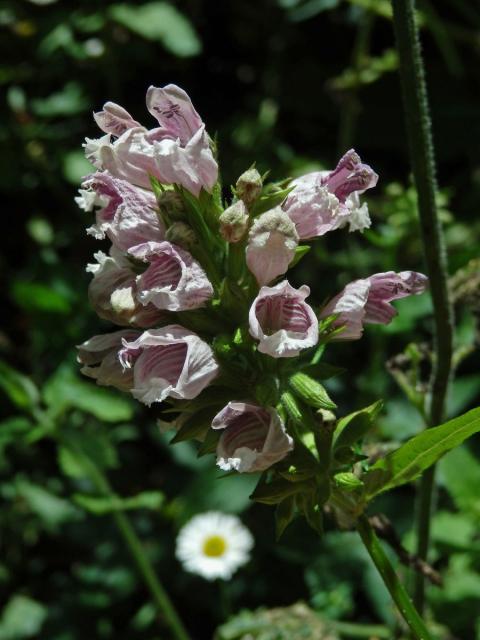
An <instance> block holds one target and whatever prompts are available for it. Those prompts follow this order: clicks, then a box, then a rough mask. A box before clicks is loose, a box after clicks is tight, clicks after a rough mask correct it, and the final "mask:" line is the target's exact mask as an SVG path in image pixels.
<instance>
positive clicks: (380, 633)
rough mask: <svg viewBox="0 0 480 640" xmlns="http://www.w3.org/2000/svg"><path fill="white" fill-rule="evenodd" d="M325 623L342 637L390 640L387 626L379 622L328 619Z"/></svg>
mask: <svg viewBox="0 0 480 640" xmlns="http://www.w3.org/2000/svg"><path fill="white" fill-rule="evenodd" d="M327 625H328V627H329V628H330V629H332V630H333V631H336V632H337V633H339V634H340V635H341V636H342V638H343V636H345V637H346V638H367V640H371V638H378V639H379V640H380V639H382V640H391V637H392V634H391V632H390V629H389V628H388V627H384V626H383V625H380V624H360V623H356V622H340V621H338V620H328V622H327Z"/></svg>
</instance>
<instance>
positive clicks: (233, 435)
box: [212, 402, 293, 473]
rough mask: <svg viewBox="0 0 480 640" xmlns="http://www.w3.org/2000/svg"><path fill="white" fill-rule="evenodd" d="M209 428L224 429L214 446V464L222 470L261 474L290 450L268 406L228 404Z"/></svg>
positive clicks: (280, 423) (283, 433) (276, 416)
mask: <svg viewBox="0 0 480 640" xmlns="http://www.w3.org/2000/svg"><path fill="white" fill-rule="evenodd" d="M212 429H224V432H223V433H222V435H221V436H220V440H219V442H218V445H217V465H218V466H219V467H220V469H223V470H224V471H232V470H235V471H239V472H240V473H242V472H255V471H264V470H265V469H268V468H269V467H271V466H272V465H273V464H275V463H276V462H278V461H279V460H282V459H283V458H285V456H286V455H287V454H288V453H289V452H290V451H291V450H292V449H293V440H292V438H291V437H290V436H289V435H288V434H287V432H286V431H285V426H284V424H283V422H282V420H281V418H280V416H279V415H278V413H277V412H276V411H275V409H273V408H271V407H268V408H265V407H259V406H258V405H255V404H247V403H245V402H229V403H228V404H227V406H226V407H224V408H223V409H222V410H221V411H220V413H218V414H217V415H216V416H215V418H214V419H213V422H212Z"/></svg>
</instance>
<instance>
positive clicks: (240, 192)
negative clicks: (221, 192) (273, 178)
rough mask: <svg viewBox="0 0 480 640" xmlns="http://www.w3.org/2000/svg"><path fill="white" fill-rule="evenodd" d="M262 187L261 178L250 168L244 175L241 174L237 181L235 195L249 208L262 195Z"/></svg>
mask: <svg viewBox="0 0 480 640" xmlns="http://www.w3.org/2000/svg"><path fill="white" fill-rule="evenodd" d="M262 187H263V182H262V176H261V175H260V174H259V173H258V171H257V170H256V169H254V168H253V167H252V168H251V169H247V171H245V173H242V175H241V176H240V177H239V179H238V180H237V184H236V193H237V196H238V197H239V198H240V200H243V202H244V203H245V204H246V205H247V207H251V205H252V204H253V203H254V202H255V200H257V198H258V197H259V196H260V194H261V193H262Z"/></svg>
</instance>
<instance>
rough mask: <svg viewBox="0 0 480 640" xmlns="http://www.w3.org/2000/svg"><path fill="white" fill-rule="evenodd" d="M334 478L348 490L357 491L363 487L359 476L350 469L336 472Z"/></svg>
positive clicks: (338, 484) (340, 485) (339, 485)
mask: <svg viewBox="0 0 480 640" xmlns="http://www.w3.org/2000/svg"><path fill="white" fill-rule="evenodd" d="M334 479H335V483H336V485H337V486H338V487H341V488H342V489H345V490H346V491H356V490H358V489H361V488H362V487H363V482H362V481H361V480H360V478H357V476H356V475H355V474H354V473H350V472H349V471H345V472H342V473H336V474H335V476H334Z"/></svg>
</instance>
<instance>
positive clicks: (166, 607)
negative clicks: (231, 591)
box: [75, 448, 190, 640]
mask: <svg viewBox="0 0 480 640" xmlns="http://www.w3.org/2000/svg"><path fill="white" fill-rule="evenodd" d="M75 453H76V454H77V455H80V456H81V457H82V459H83V461H84V462H85V465H86V466H87V467H88V469H89V470H90V479H91V480H92V482H93V483H94V484H95V486H96V487H97V489H98V491H99V492H100V493H102V494H103V495H104V496H106V497H114V493H113V491H112V489H111V487H110V484H109V482H108V480H107V478H106V477H105V476H104V475H103V473H102V472H101V471H100V469H98V467H97V466H96V465H95V464H94V463H93V462H92V461H91V460H90V459H89V458H88V457H87V456H86V455H85V454H84V453H83V451H81V450H80V449H78V448H75ZM112 516H113V519H114V521H115V524H116V525H117V527H118V530H119V532H120V534H121V535H122V538H123V539H124V541H125V544H126V546H127V547H128V550H129V551H130V554H131V556H132V558H133V560H134V562H135V564H136V566H137V569H138V572H139V574H140V576H141V577H142V579H143V581H144V582H145V584H146V586H147V588H148V590H149V591H150V595H151V597H152V601H153V603H154V604H155V606H156V608H157V609H158V611H159V613H160V615H162V616H163V618H164V620H165V621H166V623H167V625H168V626H169V628H170V631H171V632H172V637H173V638H175V640H190V636H189V635H188V633H187V631H186V629H185V627H184V626H183V623H182V621H181V620H180V618H179V616H178V614H177V612H176V611H175V608H174V606H173V604H172V601H171V600H170V598H169V596H168V594H167V592H166V591H165V589H164V588H163V586H162V584H161V582H160V580H159V579H158V577H157V576H156V574H155V572H154V570H153V568H152V565H151V563H150V561H149V559H148V558H147V556H146V554H145V551H144V549H143V547H142V543H141V542H140V540H139V538H138V536H137V534H136V533H135V530H134V528H133V527H132V524H131V522H130V520H129V519H128V518H127V516H126V515H125V514H124V513H123V511H120V510H115V511H113V512H112Z"/></svg>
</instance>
